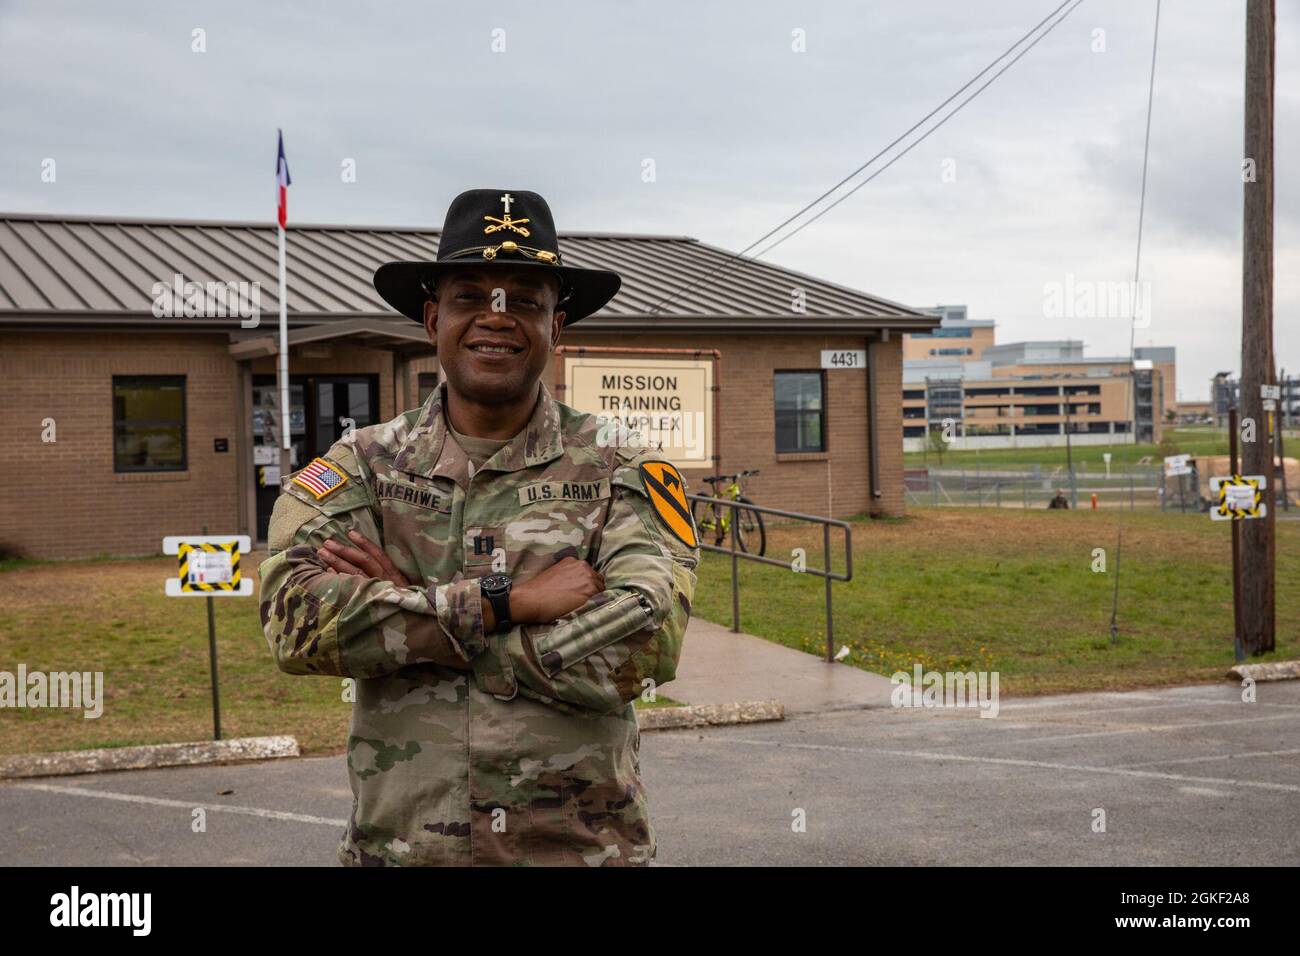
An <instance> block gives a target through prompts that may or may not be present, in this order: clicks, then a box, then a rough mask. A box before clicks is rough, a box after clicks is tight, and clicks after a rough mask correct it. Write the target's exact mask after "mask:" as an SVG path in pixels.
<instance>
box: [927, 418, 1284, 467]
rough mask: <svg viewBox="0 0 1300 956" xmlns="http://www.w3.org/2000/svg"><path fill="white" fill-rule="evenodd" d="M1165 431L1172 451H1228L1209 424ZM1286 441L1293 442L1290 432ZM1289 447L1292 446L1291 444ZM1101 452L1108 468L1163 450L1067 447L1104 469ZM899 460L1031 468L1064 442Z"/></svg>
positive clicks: (1051, 458)
mask: <svg viewBox="0 0 1300 956" xmlns="http://www.w3.org/2000/svg"><path fill="white" fill-rule="evenodd" d="M1165 434H1166V435H1169V436H1170V437H1172V439H1173V442H1174V446H1175V451H1173V452H1172V454H1184V453H1185V454H1190V455H1226V454H1227V453H1228V432H1227V430H1226V429H1216V428H1211V427H1210V426H1208V425H1207V426H1187V427H1183V428H1166V430H1165ZM1286 438H1287V440H1288V441H1291V442H1294V441H1296V440H1297V439H1293V438H1291V436H1290V433H1289V432H1288V433H1287V436H1286ZM1292 447H1295V446H1294V445H1292ZM1103 452H1110V456H1111V458H1110V463H1111V468H1112V469H1114V468H1116V467H1122V466H1123V465H1125V464H1132V463H1136V462H1137V461H1139V460H1140V459H1142V458H1148V457H1149V458H1151V459H1152V460H1153V461H1159V460H1160V459H1161V458H1162V457H1163V455H1164V451H1163V450H1162V449H1161V448H1160V447H1159V446H1158V445H1123V444H1116V445H1075V446H1074V447H1073V448H1072V449H1071V457H1072V458H1073V460H1074V467H1075V468H1076V469H1079V470H1082V469H1084V468H1085V467H1086V468H1087V470H1089V471H1103V470H1105V467H1106V465H1105V461H1104V459H1102V457H1101V456H1102V453H1103ZM903 463H904V464H905V465H906V466H907V467H909V468H919V467H922V466H924V465H929V466H931V467H933V468H968V469H974V468H975V466H976V463H978V464H979V466H980V467H981V468H990V467H994V466H997V467H1002V466H1015V467H1022V468H1031V467H1033V466H1034V465H1036V464H1038V465H1064V464H1065V446H1064V445H1062V446H1060V447H1059V448H1055V447H1054V448H990V449H980V450H978V451H976V450H973V449H972V450H963V451H955V450H954V451H948V452H945V453H944V455H943V461H942V464H941V463H940V460H939V456H938V455H936V454H935V453H934V452H933V451H926V452H924V453H923V452H919V451H918V452H907V453H906V454H904V455H903Z"/></svg>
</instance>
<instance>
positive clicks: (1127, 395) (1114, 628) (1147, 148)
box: [1110, 0, 1236, 644]
mask: <svg viewBox="0 0 1300 956" xmlns="http://www.w3.org/2000/svg"><path fill="white" fill-rule="evenodd" d="M1159 41H1160V0H1156V25H1155V29H1154V30H1153V31H1152V34H1151V80H1150V82H1149V83H1148V85H1147V130H1146V136H1145V138H1144V139H1143V142H1142V192H1141V195H1140V197H1139V199H1138V228H1137V252H1136V253H1135V254H1134V257H1133V295H1132V296H1131V297H1130V301H1132V302H1133V304H1134V307H1133V320H1132V322H1130V323H1129V328H1128V378H1129V388H1128V390H1127V391H1125V392H1124V418H1125V419H1128V417H1129V400H1130V399H1131V398H1132V392H1133V391H1135V390H1136V389H1137V369H1136V368H1134V363H1133V344H1134V339H1135V336H1136V335H1137V302H1138V289H1139V288H1140V286H1139V285H1138V279H1139V278H1140V276H1141V275H1142V223H1143V220H1144V218H1145V216H1146V207H1147V160H1148V158H1149V157H1150V155H1151V103H1152V100H1153V99H1154V98H1155V91H1156V47H1157V45H1158V44H1159ZM1150 305H1151V304H1150V303H1147V307H1148V308H1150ZM1152 387H1154V383H1153V386H1152ZM1153 398H1154V396H1153ZM1152 408H1153V409H1154V402H1153V404H1152ZM1152 437H1154V435H1153V436H1152ZM1133 443H1134V444H1137V423H1136V422H1133ZM1179 481H1182V479H1181V478H1180V479H1179ZM1123 544H1124V509H1123V508H1122V507H1121V508H1120V511H1119V524H1118V526H1117V527H1116V529H1115V589H1114V593H1113V595H1112V596H1111V603H1110V642H1111V643H1112V644H1114V643H1116V642H1117V641H1118V640H1119V568H1120V562H1119V558H1120V549H1121V548H1122V547H1123ZM1233 573H1234V574H1235V573H1236V571H1235V569H1234V571H1233Z"/></svg>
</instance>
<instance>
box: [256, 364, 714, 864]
mask: <svg viewBox="0 0 1300 956" xmlns="http://www.w3.org/2000/svg"><path fill="white" fill-rule="evenodd" d="M540 391H541V394H540V397H539V399H538V402H537V405H536V407H535V410H534V412H533V414H532V417H531V419H530V420H529V422H528V425H527V426H526V427H525V428H524V429H523V431H521V432H520V433H519V434H518V435H516V436H515V437H514V438H513V439H511V440H510V441H509V442H508V443H506V444H505V445H504V446H503V447H502V448H501V449H500V450H499V451H498V452H496V454H495V455H493V456H492V457H491V458H490V459H489V460H488V461H487V462H486V463H485V464H484V466H483V467H482V469H481V470H479V471H477V473H475V474H474V475H473V476H472V477H470V476H469V474H468V471H469V469H468V468H467V460H466V455H465V452H464V451H463V450H462V449H461V448H460V447H459V446H458V445H457V444H456V442H455V441H454V439H452V438H451V437H450V435H449V429H448V424H447V421H446V418H445V417H444V407H445V401H446V396H445V393H444V391H443V390H442V389H439V390H437V391H435V392H434V393H433V395H431V396H430V398H429V400H428V401H427V402H426V403H425V405H424V407H423V408H420V409H415V410H413V411H409V412H407V413H405V414H404V415H401V416H399V417H398V418H395V419H393V420H392V421H390V422H386V423H385V424H382V425H376V426H372V427H369V428H363V429H359V430H357V431H356V432H354V433H353V434H351V435H350V436H348V437H346V438H344V439H343V440H341V441H339V442H337V443H336V444H335V445H334V446H333V447H332V448H331V449H330V451H329V452H328V453H327V455H326V456H325V457H326V460H328V461H329V462H330V463H332V464H333V465H334V466H335V467H337V468H338V469H339V471H340V472H341V473H342V474H343V475H346V476H347V479H348V480H347V481H345V482H343V483H342V484H340V485H338V486H337V487H335V488H334V489H332V490H331V491H329V492H328V493H327V494H325V495H324V496H323V497H321V498H319V499H317V498H316V497H315V494H314V493H313V492H310V491H308V490H307V489H306V488H303V487H302V486H300V485H298V484H297V483H294V482H292V481H291V480H286V481H285V483H284V488H283V492H282V494H281V495H280V498H279V501H278V502H277V504H276V507H275V512H274V516H273V517H272V521H271V530H270V542H269V544H270V550H271V557H269V558H268V559H267V560H266V561H265V562H264V563H263V564H262V566H261V569H260V570H261V582H262V591H261V595H262V597H261V600H262V621H263V625H264V629H265V632H266V638H267V641H268V642H269V644H270V645H271V649H272V651H273V652H274V655H275V659H276V663H277V664H278V665H279V667H280V669H281V670H283V671H286V672H287V673H290V674H329V675H339V676H346V677H352V678H356V702H355V704H354V706H353V710H352V723H351V727H350V730H349V735H348V746H347V752H348V774H349V777H350V780H351V785H352V793H353V796H354V801H353V809H352V819H351V821H350V824H349V826H348V829H347V832H346V833H345V835H344V838H343V842H342V844H341V845H340V847H339V859H340V860H341V861H342V862H343V863H345V864H353V865H394V864H403V865H420V864H426V865H428V864H515V863H537V864H574V865H581V864H584V863H585V864H588V865H592V866H596V865H602V864H610V865H628V864H644V863H646V862H647V861H648V859H649V858H650V857H651V856H653V855H654V848H655V840H654V832H653V830H652V829H651V826H650V820H649V816H648V814H647V808H646V799H645V792H644V790H643V788H642V786H641V781H640V768H639V763H638V759H637V758H638V750H639V746H640V736H639V732H638V729H637V722H636V714H635V712H634V710H633V707H632V704H631V703H630V702H631V701H632V700H633V699H635V698H636V697H637V696H638V695H639V694H640V693H641V692H642V690H643V689H644V686H643V681H647V679H648V680H653V681H654V682H655V684H656V685H662V684H664V683H666V682H668V681H670V680H672V678H673V676H674V674H675V672H676V666H677V659H678V656H679V654H680V651H681V642H682V635H683V632H684V631H685V629H686V622H687V619H688V618H689V616H690V609H691V600H692V597H693V594H694V588H695V567H696V565H697V563H698V561H699V551H698V550H697V549H695V548H692V547H688V546H687V545H686V544H684V543H683V542H681V541H680V540H678V539H677V537H676V536H675V535H673V534H672V533H670V532H669V531H667V530H666V528H665V526H664V525H663V524H662V523H661V521H660V519H659V518H657V517H656V515H655V512H654V508H653V505H652V503H651V500H650V498H649V497H648V493H647V489H646V487H645V485H644V483H643V478H642V474H641V472H640V471H639V469H638V466H639V465H640V464H641V463H643V462H651V461H663V460H664V459H663V456H662V455H661V454H657V453H654V452H648V451H645V450H644V449H643V448H641V447H640V446H639V444H637V443H636V442H635V441H634V442H633V443H631V444H628V443H619V442H612V443H611V442H608V441H602V440H600V438H599V437H598V436H600V432H601V426H600V425H599V424H598V423H597V421H596V419H595V417H594V416H591V415H586V414H583V413H580V412H577V411H575V410H574V409H571V408H569V407H568V406H565V405H562V404H560V403H558V402H556V401H554V400H553V399H552V398H551V396H550V395H549V394H548V393H547V391H546V389H545V387H541V389H540ZM601 437H603V436H601ZM351 529H355V530H357V531H359V532H360V533H361V534H363V535H365V536H366V537H367V538H369V539H370V540H371V541H374V542H376V543H378V544H380V545H381V546H382V547H383V548H384V550H385V551H386V553H387V554H388V556H389V558H390V559H391V560H392V561H393V563H394V565H396V567H397V568H398V569H399V570H400V571H401V572H402V574H404V575H405V576H406V578H407V580H408V581H411V582H413V583H412V586H410V587H406V588H398V587H395V586H393V585H392V584H390V583H388V582H387V581H380V580H375V579H373V578H366V577H361V576H359V575H346V574H338V573H335V572H334V571H331V570H329V569H328V568H327V567H326V566H325V565H324V564H323V563H322V562H321V561H320V560H319V558H318V557H317V554H316V549H317V548H318V547H320V545H321V544H322V543H323V542H324V541H325V540H326V539H327V538H330V537H333V538H335V539H336V540H339V541H340V542H343V543H346V544H351V542H349V541H348V539H347V531H348V530H351ZM567 555H572V556H574V557H577V558H579V559H582V560H587V561H590V562H591V564H592V565H593V567H595V568H596V570H598V571H599V572H601V573H602V574H603V575H604V578H605V585H606V588H607V589H606V590H605V591H603V592H601V593H599V594H597V595H595V596H594V597H593V598H592V599H591V600H589V601H588V602H587V603H586V604H585V605H584V606H583V607H581V608H579V609H578V610H577V611H575V612H573V613H571V614H568V615H566V616H565V617H563V618H561V619H560V620H559V621H557V622H554V623H551V624H541V625H524V626H518V625H516V626H515V627H514V628H513V629H511V630H510V631H508V632H506V633H503V634H488V635H485V634H484V633H483V619H482V606H481V601H480V593H479V584H478V579H479V578H480V577H482V576H484V575H487V574H490V573H492V572H493V571H494V570H496V571H504V572H505V573H508V574H510V575H511V576H512V577H513V578H514V579H515V580H516V581H519V580H523V579H527V578H529V577H531V576H532V575H534V574H536V573H538V572H539V571H541V570H543V569H545V568H547V567H549V566H550V565H551V564H553V563H554V562H555V561H557V560H559V559H560V558H562V557H565V556H567ZM494 559H495V563H496V566H495V568H494V567H493V564H494Z"/></svg>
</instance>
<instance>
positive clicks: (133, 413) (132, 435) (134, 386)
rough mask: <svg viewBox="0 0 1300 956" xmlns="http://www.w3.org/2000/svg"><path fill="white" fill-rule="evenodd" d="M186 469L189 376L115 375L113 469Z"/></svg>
mask: <svg viewBox="0 0 1300 956" xmlns="http://www.w3.org/2000/svg"><path fill="white" fill-rule="evenodd" d="M185 467H186V461H185V377H184V376H170V375H138V376H120V375H114V376H113V470H114V471H119V472H121V471H184V470H185Z"/></svg>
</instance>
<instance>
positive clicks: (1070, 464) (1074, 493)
mask: <svg viewBox="0 0 1300 956" xmlns="http://www.w3.org/2000/svg"><path fill="white" fill-rule="evenodd" d="M1061 395H1062V397H1063V398H1064V399H1065V469H1066V471H1067V472H1069V475H1070V509H1071V510H1072V511H1078V510H1079V489H1078V486H1077V485H1076V484H1075V481H1074V456H1073V455H1071V454H1070V387H1069V386H1068V385H1062V386H1061Z"/></svg>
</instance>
